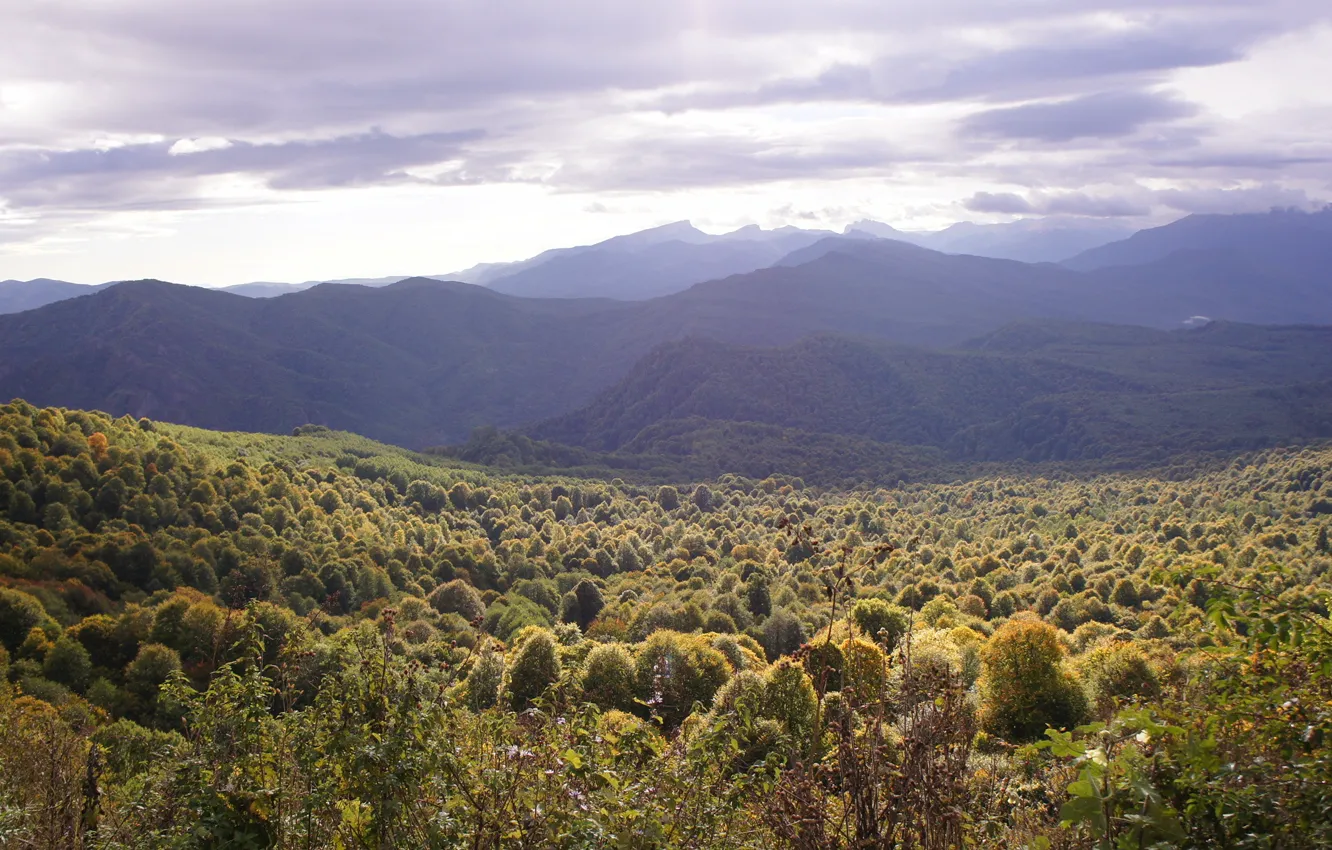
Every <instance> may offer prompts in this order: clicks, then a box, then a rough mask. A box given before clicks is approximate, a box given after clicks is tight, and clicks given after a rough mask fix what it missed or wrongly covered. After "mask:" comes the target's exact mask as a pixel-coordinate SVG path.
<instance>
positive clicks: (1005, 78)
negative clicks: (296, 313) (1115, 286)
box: [0, 0, 1332, 244]
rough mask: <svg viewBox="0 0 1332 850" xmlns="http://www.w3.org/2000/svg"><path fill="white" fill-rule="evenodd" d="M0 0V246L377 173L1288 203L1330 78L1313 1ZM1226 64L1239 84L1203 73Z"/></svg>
mask: <svg viewBox="0 0 1332 850" xmlns="http://www.w3.org/2000/svg"><path fill="white" fill-rule="evenodd" d="M0 9H3V11H4V16H5V20H6V49H5V50H4V51H3V53H0V234H8V235H0V239H6V240H8V241H7V243H6V244H14V243H15V242H22V241H23V238H25V237H22V236H19V237H15V236H14V235H13V234H14V233H15V232H20V233H25V234H27V235H28V236H27V237H26V238H31V239H38V238H44V237H49V236H50V235H51V234H52V233H53V232H57V231H58V230H59V229H60V228H67V227H69V226H70V223H71V222H75V221H90V220H93V219H95V218H96V217H97V216H102V215H106V214H107V213H108V212H110V211H118V212H124V211H126V210H140V211H158V212H165V211H176V212H180V211H183V210H188V209H196V208H211V207H215V206H217V205H224V206H225V205H253V204H264V203H273V202H277V201H282V200H284V199H289V198H291V197H295V196H303V195H304V194H306V193H311V192H319V191H349V190H365V189H370V188H375V187H394V186H416V187H428V188H431V189H432V190H436V191H439V192H449V191H451V190H454V189H456V188H457V187H460V186H472V187H475V186H489V185H512V184H523V185H532V186H538V187H541V188H543V189H544V190H545V191H548V192H551V193H582V194H592V195H596V196H598V197H597V198H592V199H588V201H587V202H586V204H585V207H586V208H589V209H590V208H594V207H593V205H594V204H595V205H596V207H595V208H601V209H610V208H613V207H614V206H615V203H614V201H615V199H616V198H623V197H628V196H635V195H641V194H642V193H680V192H706V191H718V190H727V191H729V190H733V189H745V190H748V189H751V188H753V187H761V186H764V185H777V184H780V185H783V186H786V185H793V186H794V185H800V186H804V187H806V189H808V188H809V187H812V186H817V185H821V184H827V185H832V184H834V183H838V182H839V181H840V182H845V181H862V182H865V181H873V182H874V183H875V185H879V186H881V187H883V191H890V190H891V189H892V187H903V186H908V185H909V186H910V187H911V189H912V195H911V196H912V197H913V198H915V199H924V200H922V202H921V203H916V205H915V207H913V208H912V209H917V210H920V209H928V210H932V212H931V215H935V216H937V215H946V214H948V210H952V214H954V215H966V214H969V213H975V214H978V215H980V216H982V217H984V216H1010V215H1033V214H1054V213H1058V214H1067V215H1082V216H1106V217H1125V216H1150V215H1162V214H1165V213H1166V212H1174V213H1176V214H1177V213H1179V212H1189V211H1193V210H1199V211H1203V210H1206V211H1216V210H1228V209H1248V208H1253V207H1254V206H1256V205H1259V204H1262V203H1266V202H1268V201H1276V202H1278V203H1283V202H1296V201H1297V200H1298V201H1299V202H1304V203H1313V202H1316V201H1319V200H1322V199H1326V198H1327V197H1328V195H1329V189H1330V187H1329V183H1332V171H1330V170H1329V163H1332V143H1329V142H1327V141H1326V139H1328V138H1332V136H1330V135H1329V132H1328V131H1329V130H1332V97H1329V96H1328V95H1327V94H1326V93H1325V92H1322V91H1321V90H1319V89H1318V88H1317V87H1316V86H1315V84H1314V83H1313V82H1312V81H1311V80H1309V79H1304V77H1306V76H1310V75H1313V76H1316V75H1317V72H1318V71H1319V70H1320V69H1321V70H1326V71H1329V72H1332V62H1329V61H1328V60H1326V59H1325V58H1322V59H1320V58H1319V57H1326V55H1327V53H1328V52H1329V48H1332V26H1330V25H1329V23H1328V16H1329V11H1328V8H1327V6H1326V4H1325V3H1323V2H1320V0H1270V2H1240V0H1192V1H1191V2H1190V0H1175V1H1174V2H1172V0H1166V1H1165V2H1156V1H1155V0H1150V1H1149V0H1123V1H1122V2H1108V0H1021V2H1014V3H991V2H985V0H939V2H934V3H930V4H917V3H909V2H906V0H841V2H833V3H828V4H810V3H806V2H803V1H802V0H687V2H658V0H649V2H642V3H626V4H606V3H603V2H599V0H597V2H594V0H569V2H564V3H558V4H552V3H545V2H538V0H493V1H492V2H488V3H474V2H471V0H383V2H379V3H374V4H366V3H363V2H360V0H237V1H236V2H228V3H213V4H194V3H179V2H171V0H118V2H115V3H107V2H101V0H45V2H42V3H25V2H22V0H0ZM1301 56H1303V57H1304V59H1302V60H1300V61H1302V62H1303V63H1304V64H1303V65H1291V63H1292V62H1295V61H1296V60H1295V59H1292V58H1291V57H1296V58H1298V57H1301ZM1319 63H1322V64H1319ZM1235 68H1243V69H1245V72H1246V77H1245V78H1246V79H1251V80H1257V81H1265V82H1266V88H1265V89H1264V88H1262V87H1261V86H1259V85H1258V84H1257V83H1255V84H1254V86H1253V87H1251V88H1249V89H1248V90H1246V89H1245V87H1244V86H1241V85H1234V84H1227V79H1228V78H1227V76H1226V74H1227V73H1229V70H1228V69H1235ZM1291 68H1294V69H1295V70H1294V71H1292V70H1291ZM1274 92H1275V95H1276V96H1272V95H1273V93H1274ZM1264 93H1266V95H1267V96H1263V95H1264ZM774 208H776V205H775V204H774ZM839 208H840V207H839ZM901 209H902V211H903V214H910V210H908V209H907V208H906V207H901ZM863 212H864V210H852V209H849V208H848V209H846V214H847V215H858V214H860V213H863ZM182 214H183V213H182ZM6 216H7V218H6ZM20 219H21V221H22V223H23V227H22V228H20V230H19V231H15V230H14V229H13V228H14V227H15V226H17V225H14V222H15V221H19V220H20ZM7 222H8V224H7ZM6 227H9V229H8V230H7V229H6Z"/></svg>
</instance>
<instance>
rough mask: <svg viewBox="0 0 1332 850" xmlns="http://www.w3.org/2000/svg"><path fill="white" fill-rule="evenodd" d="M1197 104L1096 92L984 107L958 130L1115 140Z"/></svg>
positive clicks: (1193, 111)
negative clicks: (1057, 98) (1037, 101)
mask: <svg viewBox="0 0 1332 850" xmlns="http://www.w3.org/2000/svg"><path fill="white" fill-rule="evenodd" d="M1196 113H1197V108H1196V107H1194V106H1193V105H1192V104H1189V103H1185V102H1183V101H1180V100H1178V99H1176V98H1174V97H1171V96H1169V95H1161V94H1153V93H1150V92H1142V91H1124V92H1098V93H1096V94H1088V95H1083V96H1081V97H1076V98H1073V99H1071V100H1064V101H1058V102H1055V103H1031V104H1024V105H1022V106H1010V107H1004V108H1002V109H988V110H985V111H983V112H978V113H976V114H975V115H972V116H970V117H968V118H967V119H966V120H964V121H963V122H962V127H961V129H962V133H963V134H964V135H967V136H973V137H974V136H979V137H987V138H1000V139H1030V140H1035V141H1041V142H1069V141H1073V140H1074V139H1086V138H1097V139H1114V138H1118V137H1121V136H1127V135H1130V134H1132V133H1134V132H1136V131H1137V130H1138V129H1139V128H1141V127H1142V126H1144V125H1146V124H1151V123H1155V122H1160V121H1171V120H1174V119H1177V118H1186V117H1188V116H1191V115H1194V114H1196Z"/></svg>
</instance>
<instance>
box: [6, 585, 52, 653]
mask: <svg viewBox="0 0 1332 850" xmlns="http://www.w3.org/2000/svg"><path fill="white" fill-rule="evenodd" d="M49 620H50V617H48V616H47V615H46V609H45V608H43V607H42V603H40V602H38V601H37V598H36V597H34V596H31V595H29V594H27V593H24V592H23V591H21V590H14V589H12V588H8V587H0V644H3V645H4V647H5V648H6V649H8V650H9V651H10V653H11V654H15V653H17V651H18V648H19V647H20V646H22V645H23V641H24V640H26V639H27V637H28V632H30V631H32V630H33V629H34V628H37V627H38V626H43V625H45V624H46V623H47V622H48V621H49Z"/></svg>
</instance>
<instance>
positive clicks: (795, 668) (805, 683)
mask: <svg viewBox="0 0 1332 850" xmlns="http://www.w3.org/2000/svg"><path fill="white" fill-rule="evenodd" d="M818 708H819V703H818V694H817V693H815V691H814V683H813V682H811V681H810V678H809V674H808V673H806V672H805V669H804V668H803V667H802V666H800V664H799V663H797V662H795V661H793V660H792V659H790V658H783V659H782V660H781V661H778V662H777V663H776V664H774V665H772V667H771V668H769V670H768V672H767V675H765V676H764V677H763V713H764V714H765V715H766V716H768V717H771V718H773V719H774V720H777V721H778V722H780V723H781V724H782V726H783V728H784V729H785V730H786V733H787V735H789V736H790V738H791V744H792V747H793V748H794V749H795V750H796V751H804V750H806V749H808V748H809V747H811V746H812V745H813V739H814V734H815V728H814V724H815V722H816V720H817V718H818Z"/></svg>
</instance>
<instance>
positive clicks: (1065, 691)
mask: <svg viewBox="0 0 1332 850" xmlns="http://www.w3.org/2000/svg"><path fill="white" fill-rule="evenodd" d="M1063 655H1064V650H1063V647H1061V646H1060V644H1059V638H1058V635H1057V632H1056V631H1055V629H1054V627H1053V626H1051V625H1049V624H1048V623H1041V622H1033V621H1027V620H1020V621H1010V622H1008V623H1007V624H1005V625H1004V627H1003V628H1001V629H1000V630H999V631H998V632H996V633H995V635H994V637H992V638H990V641H989V643H988V644H986V646H985V649H984V650H983V651H982V652H981V663H982V665H983V675H982V679H981V724H982V726H983V727H984V728H985V730H986V731H987V732H989V733H991V734H993V735H998V736H999V737H1001V738H1004V739H1006V740H1009V741H1034V740H1036V739H1037V738H1040V737H1041V736H1042V735H1043V734H1044V733H1045V730H1046V729H1047V728H1051V727H1054V728H1070V727H1073V726H1076V725H1077V724H1078V723H1080V722H1081V721H1082V720H1083V719H1084V717H1085V716H1086V714H1087V699H1086V697H1085V696H1084V695H1083V692H1082V688H1080V687H1079V686H1078V683H1077V682H1076V681H1074V680H1073V678H1072V677H1071V676H1070V675H1069V674H1068V673H1067V671H1065V670H1064V667H1063Z"/></svg>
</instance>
